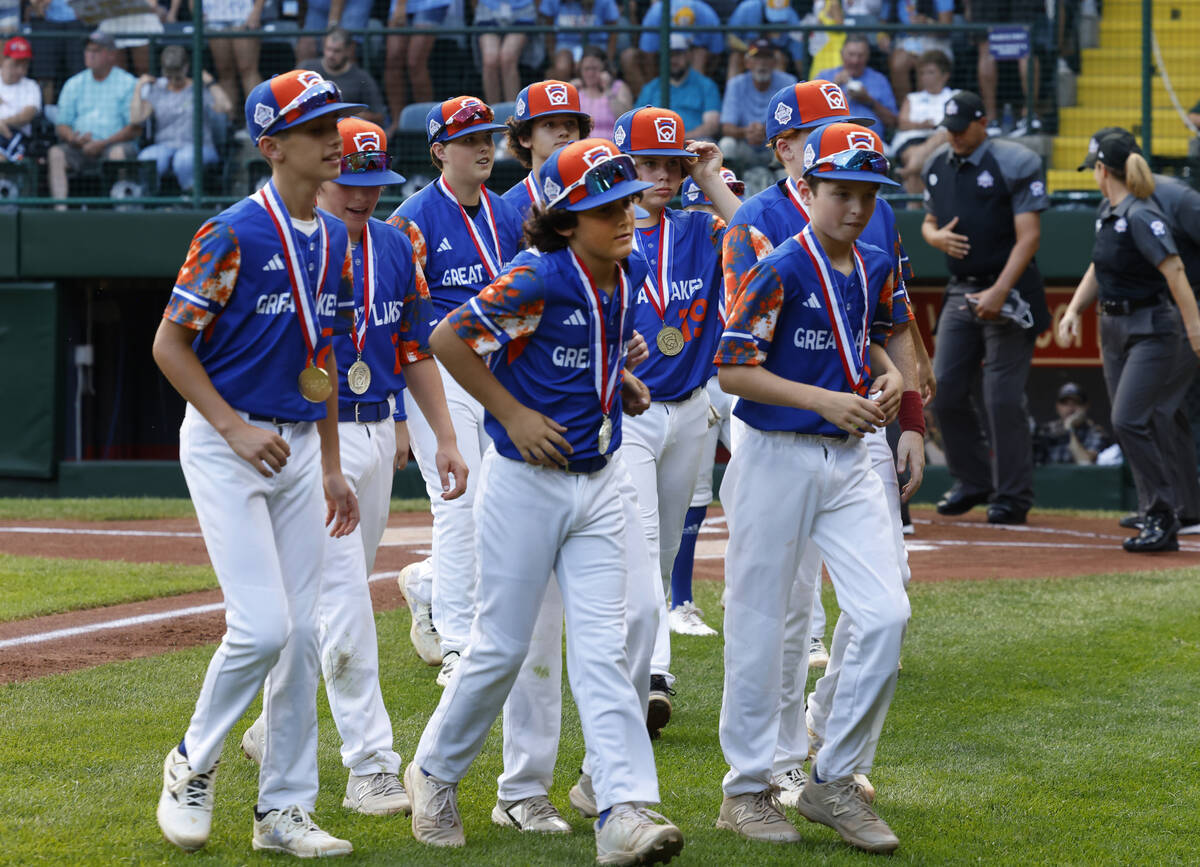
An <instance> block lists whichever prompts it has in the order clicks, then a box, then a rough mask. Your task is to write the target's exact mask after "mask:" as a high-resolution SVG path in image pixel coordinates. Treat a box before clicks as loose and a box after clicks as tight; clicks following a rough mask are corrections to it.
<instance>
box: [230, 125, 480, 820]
mask: <svg viewBox="0 0 1200 867" xmlns="http://www.w3.org/2000/svg"><path fill="white" fill-rule="evenodd" d="M338 131H339V132H340V133H341V136H342V152H343V156H342V170H341V175H340V176H339V177H338V178H337V180H334V181H326V182H325V183H324V184H322V185H321V188H320V190H319V191H318V192H317V206H318V207H320V208H322V209H324V210H326V211H328V212H329V213H330V214H332V215H333V216H335V217H337V218H339V219H341V220H342V221H343V222H344V223H345V224H346V229H347V231H348V233H349V235H350V244H351V256H352V257H353V260H354V299H353V301H352V302H348V306H350V307H352V308H353V316H352V317H345V318H339V320H338V327H335V329H334V333H333V350H334V353H335V354H336V356H337V360H338V376H339V381H338V443H339V447H340V449H341V463H342V471H343V473H344V474H345V476H346V481H347V482H349V484H350V487H351V489H352V490H353V491H354V493H355V495H356V496H357V497H358V505H359V526H358V528H357V529H356V530H355V531H354V532H352V533H351V534H350V535H348V536H343V537H341V538H337V539H327V540H326V542H325V557H324V565H323V567H322V572H321V597H320V603H319V610H320V623H321V668H322V671H323V672H324V675H325V691H326V693H327V694H328V696H329V710H330V712H331V714H332V715H333V721H334V724H335V725H336V726H337V729H338V734H339V735H340V736H341V739H342V749H341V753H342V763H343V764H344V765H345V766H346V768H347V769H348V770H349V771H350V777H349V779H348V780H347V782H346V795H345V798H344V799H343V800H342V806H343V807H345V808H347V809H350V810H354V811H356V812H359V813H364V814H366V815H369V816H386V815H390V814H392V813H398V812H407V811H408V810H409V809H410V806H409V798H408V793H406V792H405V791H404V786H403V785H402V784H401V782H400V776H399V774H400V756H399V755H398V754H397V753H396V751H395V749H394V748H393V742H392V725H391V721H390V720H389V718H388V714H387V709H386V708H385V707H384V705H383V696H382V694H381V692H380V688H379V652H378V643H377V640H376V636H375V615H374V609H373V608H372V605H371V593H370V590H369V587H368V584H367V576H368V575H370V574H371V570H372V569H373V568H374V565H375V553H376V551H377V550H378V548H379V543H380V541H381V540H382V538H383V531H384V529H385V528H386V526H387V518H388V508H389V503H390V501H391V491H392V474H393V472H394V471H395V470H396V469H400V468H403V466H404V464H405V463H407V462H408V432H407V430H406V427H405V422H404V418H405V416H404V404H403V394H402V392H403V391H404V388H405V381H406V380H407V385H408V389H409V390H410V391H411V392H412V394H413V397H414V399H415V400H416V402H417V404H418V405H419V406H420V407H421V411H422V413H423V415H424V416H425V418H427V419H430V422H431V425H432V427H433V429H434V431H435V432H436V434H437V445H438V450H437V464H438V468H439V470H440V472H441V473H442V498H443V499H447V500H451V499H454V498H455V497H458V496H461V494H462V492H463V490H464V489H465V488H466V484H467V472H466V467H465V466H464V465H463V461H462V458H461V456H459V454H458V446H457V445H456V443H455V440H454V428H453V427H452V426H451V424H450V413H449V411H448V410H447V409H446V398H445V395H444V394H443V392H442V379H441V376H440V375H439V374H438V370H437V364H436V363H435V362H434V361H433V356H432V355H430V354H429V331H430V326H429V322H430V320H432V319H433V305H432V302H431V301H430V299H429V290H428V288H427V287H426V285H425V275H424V274H422V273H421V271H420V269H419V268H417V266H416V265H415V264H414V260H413V254H412V244H411V243H410V242H409V240H408V237H407V236H406V235H405V234H404V233H403V232H400V231H399V230H397V229H395V228H393V227H392V226H389V225H387V224H386V223H384V222H383V221H381V220H377V219H375V218H374V217H372V216H371V215H372V214H373V213H374V211H375V206H376V205H377V204H378V203H379V195H380V193H381V192H382V191H383V188H384V186H385V185H387V184H402V183H404V178H403V176H401V175H399V174H397V173H396V172H394V171H392V170H391V167H390V159H389V157H388V154H387V136H385V135H384V132H383V129H382V128H381V127H379V126H378V125H376V124H374V123H372V122H370V121H368V120H364V119H362V118H359V117H350V118H343V119H342V120H340V121H338ZM402 370H403V372H401V371H402ZM451 477H452V478H453V485H451V481H450V480H451ZM265 730H266V720H265V718H264V717H263V716H261V715H260V716H259V717H258V719H257V720H255V721H254V724H253V725H252V726H251V727H250V728H249V729H247V730H246V731H245V732H244V733H243V735H242V751H243V752H244V753H245V754H246V756H248V757H249V758H251V759H253V760H254V761H256V762H259V763H260V764H261V762H262V753H263V739H264V735H265Z"/></svg>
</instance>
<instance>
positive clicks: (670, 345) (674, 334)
mask: <svg viewBox="0 0 1200 867" xmlns="http://www.w3.org/2000/svg"><path fill="white" fill-rule="evenodd" d="M655 342H656V343H657V344H658V351H659V352H661V353H662V354H663V355H678V354H679V353H681V352H683V343H684V341H683V332H682V331H680V330H679V329H678V328H676V327H675V326H674V325H664V326H663V327H662V330H661V331H659V332H658V337H657V338H656V340H655Z"/></svg>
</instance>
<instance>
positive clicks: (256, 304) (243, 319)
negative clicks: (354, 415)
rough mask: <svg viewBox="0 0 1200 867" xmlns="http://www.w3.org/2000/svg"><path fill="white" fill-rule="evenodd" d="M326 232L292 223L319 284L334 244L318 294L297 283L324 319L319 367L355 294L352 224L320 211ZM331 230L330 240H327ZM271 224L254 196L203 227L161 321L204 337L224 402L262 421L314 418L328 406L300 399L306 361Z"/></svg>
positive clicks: (206, 360) (200, 349)
mask: <svg viewBox="0 0 1200 867" xmlns="http://www.w3.org/2000/svg"><path fill="white" fill-rule="evenodd" d="M317 214H318V215H319V216H320V217H321V218H322V222H323V223H324V226H325V229H324V233H323V232H322V231H321V230H318V231H316V232H314V233H313V234H312V235H306V234H305V233H304V232H302V231H300V230H299V229H297V228H296V227H295V226H288V227H287V229H288V230H289V231H291V233H292V237H293V239H294V241H295V246H296V251H297V253H298V255H299V258H300V264H301V267H303V268H304V269H305V270H306V271H307V272H308V273H309V274H310V275H314V276H312V277H311V278H310V279H311V280H312V281H313V283H315V282H316V279H317V278H316V276H315V275H316V274H317V273H319V270H320V268H321V260H322V255H323V253H322V248H323V247H325V246H326V243H325V242H326V241H327V243H328V253H327V264H326V276H325V281H324V284H323V285H322V286H321V287H320V297H319V299H318V298H314V297H313V296H314V293H313V292H312V291H311V290H310V289H309V287H308V284H307V283H304V281H301V283H302V285H301V287H300V291H303V292H305V293H306V294H308V296H309V298H310V300H311V303H312V307H313V309H315V310H316V312H317V316H318V326H317V328H318V335H319V336H318V340H317V345H316V355H315V361H316V363H317V364H318V365H323V364H324V360H325V357H326V353H327V352H328V347H329V335H330V334H331V333H332V331H333V327H334V319H335V317H336V316H337V314H338V305H339V303H340V302H342V301H347V300H349V299H350V298H352V297H353V293H354V289H353V285H352V281H353V271H352V264H351V259H350V242H349V238H348V236H347V234H346V226H345V224H344V223H342V221H341V220H339V219H337V218H336V217H334V216H333V215H332V214H330V213H328V212H326V211H322V210H320V209H317ZM325 233H327V234H325ZM286 259H287V253H286V252H285V251H284V249H283V245H282V244H280V241H279V235H278V234H277V233H276V230H275V223H274V221H273V220H272V217H271V215H270V214H269V213H268V212H267V210H266V208H264V207H263V206H262V205H261V204H259V202H258V200H257V199H255V198H245V199H242V201H240V202H238V203H237V204H235V205H233V206H231V207H229V208H227V209H226V210H224V211H222V212H221V213H220V214H218V215H217V216H215V217H213V218H212V219H211V220H209V221H208V222H206V223H205V224H204V225H203V226H201V227H200V230H199V231H198V232H196V235H195V237H193V238H192V243H191V247H190V248H189V249H188V255H187V260H186V261H185V262H184V264H183V267H182V268H180V269H179V276H178V277H177V278H176V280H175V288H174V290H173V291H172V293H171V300H170V302H169V303H168V304H167V309H166V311H165V312H164V314H163V316H164V317H165V318H167V319H169V320H170V321H172V322H176V323H178V324H180V325H184V326H186V327H188V328H192V329H194V330H196V331H197V332H199V334H197V335H196V339H195V341H194V343H193V344H192V346H193V348H194V349H195V351H196V356H197V358H199V359H200V363H201V364H202V365H203V366H204V370H205V372H207V373H208V377H209V379H211V380H212V384H213V386H214V387H215V388H216V389H217V392H218V393H220V395H221V397H223V398H224V399H225V400H226V402H227V403H228V404H229V405H230V406H232V407H233V408H234V409H238V410H241V411H243V412H248V413H255V414H259V415H267V416H274V417H277V418H286V419H292V420H295V421H316V420H317V419H321V418H324V417H325V404H324V403H323V402H322V403H311V402H309V401H307V400H305V399H304V397H303V396H301V394H300V390H299V386H298V385H297V377H298V376H299V375H300V371H301V370H303V369H304V367H305V364H306V363H307V359H308V352H307V348H306V345H305V337H304V334H303V326H302V325H301V322H300V319H299V318H298V317H297V315H296V310H295V302H294V299H293V297H292V286H291V282H290V280H289V277H288V268H287V265H286Z"/></svg>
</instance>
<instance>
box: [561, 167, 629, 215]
mask: <svg viewBox="0 0 1200 867" xmlns="http://www.w3.org/2000/svg"><path fill="white" fill-rule="evenodd" d="M637 179H638V176H637V166H636V165H635V164H634V162H633V157H630V156H628V155H627V154H610V155H609V156H607V157H602V158H601V159H599V160H598V161H597V162H595V163H594V164H592V165H591V166H589V167H588V170H587V171H586V172H584V173H583V174H582V175H581V176H580V177H579V179H578V180H577V181H574V182H572V183H570V184H567V186H566V188H565V189H564V190H563V191H562V192H561V193H559V194H558V195H557V196H555V197H554V198H553V199H551V200H550V201H549V202H547V203H546V207H547V208H556V207H558V206H559V205H565V204H568V203H569V202H570V199H569V196H570V195H571V193H573V192H575V190H577V189H579V188H580V187H583V189H584V190H585V191H586V193H587V195H588V196H598V195H600V194H601V193H607V192H608V191H609V190H611V189H612V188H613V187H615V186H616V185H617V184H620V183H624V182H625V181H636V180H637Z"/></svg>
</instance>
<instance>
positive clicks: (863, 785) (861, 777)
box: [854, 774, 875, 804]
mask: <svg viewBox="0 0 1200 867" xmlns="http://www.w3.org/2000/svg"><path fill="white" fill-rule="evenodd" d="M854 782H855V783H857V784H858V787H859V788H860V789H862V793H863V797H864V798H866V799H867V803H868V804H874V803H875V787H874V786H873V785H872V784H871V781H870V780H869V779H867V775H866V774H855V775H854Z"/></svg>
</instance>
